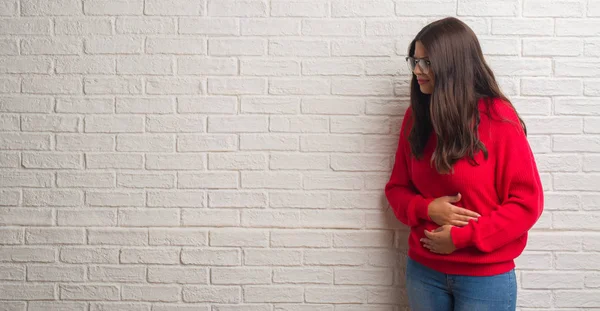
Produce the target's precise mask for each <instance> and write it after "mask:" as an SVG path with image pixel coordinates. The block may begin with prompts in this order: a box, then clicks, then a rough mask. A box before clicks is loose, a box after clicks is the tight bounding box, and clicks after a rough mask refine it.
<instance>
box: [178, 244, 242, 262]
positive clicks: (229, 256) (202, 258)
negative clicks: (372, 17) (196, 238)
mask: <svg viewBox="0 0 600 311" xmlns="http://www.w3.org/2000/svg"><path fill="white" fill-rule="evenodd" d="M181 262H182V263H183V264H185V265H208V266H239V265H240V264H241V252H240V250H239V249H232V248H222V249H219V248H215V247H211V248H197V249H186V248H184V249H183V250H182V252H181Z"/></svg>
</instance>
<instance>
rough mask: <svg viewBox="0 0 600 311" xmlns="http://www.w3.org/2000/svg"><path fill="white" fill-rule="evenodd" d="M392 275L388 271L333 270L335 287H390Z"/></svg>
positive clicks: (391, 272)
mask: <svg viewBox="0 0 600 311" xmlns="http://www.w3.org/2000/svg"><path fill="white" fill-rule="evenodd" d="M393 278H394V273H393V271H390V270H389V269H354V268H343V269H336V270H335V278H334V282H335V284H336V285H338V284H340V285H379V286H391V285H392V283H393V281H394V279H393Z"/></svg>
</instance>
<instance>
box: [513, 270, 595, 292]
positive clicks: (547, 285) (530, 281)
mask: <svg viewBox="0 0 600 311" xmlns="http://www.w3.org/2000/svg"><path fill="white" fill-rule="evenodd" d="M521 279H522V284H523V288H527V289H576V288H583V283H584V274H583V273H570V272H566V273H565V272H562V273H556V272H553V273H547V272H523V274H522V276H521Z"/></svg>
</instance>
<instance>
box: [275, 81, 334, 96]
mask: <svg viewBox="0 0 600 311" xmlns="http://www.w3.org/2000/svg"><path fill="white" fill-rule="evenodd" d="M330 88H331V87H330V86H329V81H327V80H324V79H307V78H304V79H292V78H288V79H271V80H270V81H269V94H272V95H323V94H329V93H330Z"/></svg>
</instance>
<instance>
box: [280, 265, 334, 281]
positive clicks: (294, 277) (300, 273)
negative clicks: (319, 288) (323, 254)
mask: <svg viewBox="0 0 600 311" xmlns="http://www.w3.org/2000/svg"><path fill="white" fill-rule="evenodd" d="M332 280H333V272H332V271H331V270H330V269H323V268H308V269H304V268H303V269H299V268H278V269H276V270H274V271H273V281H274V282H275V283H288V284H331V283H332Z"/></svg>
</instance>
